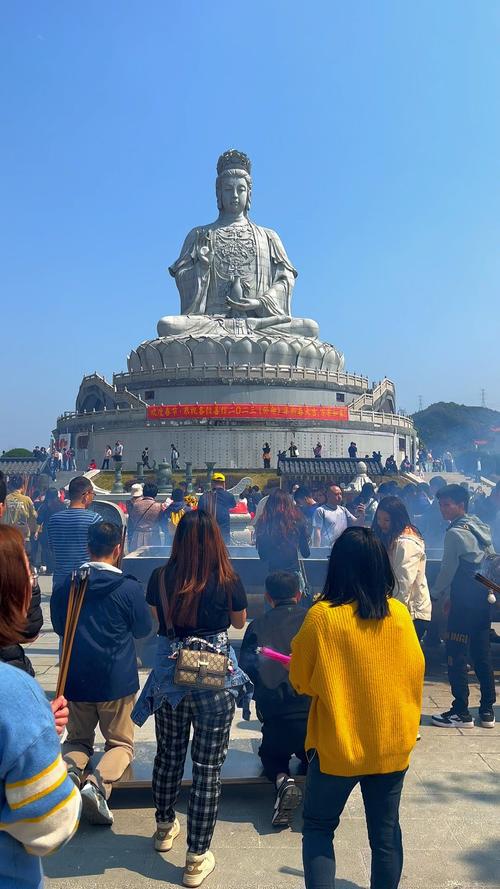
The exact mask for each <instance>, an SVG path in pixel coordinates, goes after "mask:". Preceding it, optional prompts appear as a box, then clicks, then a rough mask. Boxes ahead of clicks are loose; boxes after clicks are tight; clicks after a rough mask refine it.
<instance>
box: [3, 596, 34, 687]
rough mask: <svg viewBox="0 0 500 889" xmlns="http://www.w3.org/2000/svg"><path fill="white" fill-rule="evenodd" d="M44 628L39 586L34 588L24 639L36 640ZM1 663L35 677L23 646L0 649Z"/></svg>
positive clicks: (8, 646)
mask: <svg viewBox="0 0 500 889" xmlns="http://www.w3.org/2000/svg"><path fill="white" fill-rule="evenodd" d="M42 626H43V614H42V594H41V592H40V587H39V586H38V584H37V585H36V586H34V587H33V592H32V595H31V604H30V607H29V611H28V617H27V618H26V628H25V630H24V633H23V638H24V639H26V640H31V639H36V637H37V636H38V634H39V632H40V630H41V629H42ZM0 661H3V662H4V664H10V665H11V667H19V669H20V670H24V672H25V673H28V674H29V675H30V676H34V675H35V671H34V669H33V665H32V663H31V661H30V659H29V657H28V656H27V654H26V652H25V651H24V648H23V647H22V645H7V646H6V647H5V648H0Z"/></svg>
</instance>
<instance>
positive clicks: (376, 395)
mask: <svg viewBox="0 0 500 889" xmlns="http://www.w3.org/2000/svg"><path fill="white" fill-rule="evenodd" d="M386 396H388V397H390V399H391V401H392V405H393V409H394V410H395V407H396V405H395V396H396V388H395V386H394V383H393V382H392V381H391V380H388V379H387V378H384V379H383V380H381V381H380V383H377V385H376V386H374V387H373V389H370V390H369V391H368V392H363V393H362V395H359V396H358V397H357V398H355V399H354V401H351V403H350V405H349V407H350V408H352V409H353V410H358V411H362V410H369V411H375V410H376V411H379V410H380V405H381V404H382V403H383V400H384V398H385V397H386ZM387 413H392V411H387Z"/></svg>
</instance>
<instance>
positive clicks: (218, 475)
mask: <svg viewBox="0 0 500 889" xmlns="http://www.w3.org/2000/svg"><path fill="white" fill-rule="evenodd" d="M212 481H213V482H225V481H226V476H225V475H223V474H222V472H214V474H213V476H212Z"/></svg>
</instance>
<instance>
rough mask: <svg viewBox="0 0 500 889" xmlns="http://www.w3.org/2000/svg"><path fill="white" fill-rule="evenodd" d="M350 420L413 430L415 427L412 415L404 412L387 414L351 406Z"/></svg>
mask: <svg viewBox="0 0 500 889" xmlns="http://www.w3.org/2000/svg"><path fill="white" fill-rule="evenodd" d="M349 421H350V422H354V423H370V425H371V426H377V425H379V426H397V427H398V428H399V429H407V430H408V431H412V430H413V429H414V428H415V427H414V425H413V420H411V419H410V417H405V416H403V415H402V414H386V413H382V412H380V411H370V410H355V409H354V410H353V409H352V408H351V406H349Z"/></svg>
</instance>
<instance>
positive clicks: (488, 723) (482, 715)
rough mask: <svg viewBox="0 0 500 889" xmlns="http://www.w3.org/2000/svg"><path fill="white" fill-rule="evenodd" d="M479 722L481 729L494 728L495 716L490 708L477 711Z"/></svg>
mask: <svg viewBox="0 0 500 889" xmlns="http://www.w3.org/2000/svg"><path fill="white" fill-rule="evenodd" d="M479 722H480V723H481V725H482V727H483V728H495V714H494V713H493V710H492V709H491V707H487V708H486V710H480V711H479Z"/></svg>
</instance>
